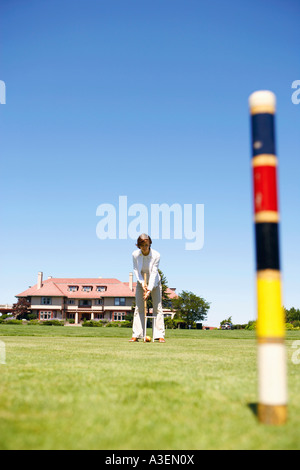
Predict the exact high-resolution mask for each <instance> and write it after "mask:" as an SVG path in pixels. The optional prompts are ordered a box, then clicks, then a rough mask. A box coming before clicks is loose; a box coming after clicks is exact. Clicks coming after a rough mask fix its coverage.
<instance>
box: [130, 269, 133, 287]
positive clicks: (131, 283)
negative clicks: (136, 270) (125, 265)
mask: <svg viewBox="0 0 300 470" xmlns="http://www.w3.org/2000/svg"><path fill="white" fill-rule="evenodd" d="M129 289H130V290H133V274H132V273H129Z"/></svg>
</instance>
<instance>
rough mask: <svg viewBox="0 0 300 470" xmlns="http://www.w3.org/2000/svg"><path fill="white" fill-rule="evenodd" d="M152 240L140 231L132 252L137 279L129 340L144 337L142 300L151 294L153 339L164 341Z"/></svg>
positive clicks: (159, 281) (155, 258) (158, 277)
mask: <svg viewBox="0 0 300 470" xmlns="http://www.w3.org/2000/svg"><path fill="white" fill-rule="evenodd" d="M151 245H152V240H151V238H150V237H149V235H146V234H145V233H142V235H140V236H139V238H138V240H137V244H136V246H137V247H138V249H137V250H135V251H134V252H133V253H132V258H133V270H134V274H135V276H136V279H137V285H136V294H135V302H136V307H135V311H134V318H133V326H132V338H131V340H130V342H135V341H138V339H139V338H143V337H144V327H145V312H144V300H146V299H148V297H149V296H150V294H151V297H152V304H153V315H155V314H156V322H155V329H154V339H158V340H159V342H160V343H165V324H164V316H163V309H162V289H161V279H160V275H159V272H158V266H159V260H160V254H159V253H158V252H157V251H155V250H152V248H151ZM145 273H146V274H147V279H148V285H147V284H145V281H144V274H145Z"/></svg>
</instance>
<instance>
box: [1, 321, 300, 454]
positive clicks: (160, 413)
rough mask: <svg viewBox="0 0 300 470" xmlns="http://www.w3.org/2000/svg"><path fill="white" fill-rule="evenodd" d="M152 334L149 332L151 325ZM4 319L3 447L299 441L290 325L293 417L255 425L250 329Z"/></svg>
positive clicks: (245, 445) (228, 445)
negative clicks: (134, 337) (140, 332)
mask: <svg viewBox="0 0 300 470" xmlns="http://www.w3.org/2000/svg"><path fill="white" fill-rule="evenodd" d="M149 333H151V331H150V330H149ZM130 334H131V331H130V330H129V329H122V328H80V327H72V326H70V327H53V326H39V325H26V326H22V325H20V326H19V325H18V326H15V325H0V340H1V341H3V342H4V344H5V350H6V364H0V374H1V375H0V377H1V383H0V393H1V403H0V449H115V450H117V449H129V450H132V449H146V450H147V449H149V450H153V449H156V450H158V449H161V450H162V449H165V450H176V449H177V450H179V449H181V450H182V449H299V448H300V443H299V428H300V403H299V399H298V391H299V387H300V365H297V364H293V362H292V361H291V356H292V354H293V352H294V351H295V350H294V349H293V348H292V345H293V341H294V340H297V339H300V333H299V332H288V333H287V353H288V375H289V377H288V378H289V419H288V422H287V423H286V424H285V425H283V426H279V427H273V426H265V425H262V424H259V423H258V421H257V418H256V416H255V413H254V412H253V410H255V405H254V404H255V402H256V400H257V390H256V389H257V372H256V341H255V333H254V332H250V331H242V330H233V331H199V330H191V331H189V330H167V335H166V340H167V342H166V343H165V344H158V343H146V344H143V343H142V342H139V343H128V339H129V338H130Z"/></svg>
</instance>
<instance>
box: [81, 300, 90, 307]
mask: <svg viewBox="0 0 300 470" xmlns="http://www.w3.org/2000/svg"><path fill="white" fill-rule="evenodd" d="M91 305H92V301H91V300H85V299H80V300H79V306H80V307H91Z"/></svg>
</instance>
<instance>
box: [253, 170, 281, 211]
mask: <svg viewBox="0 0 300 470" xmlns="http://www.w3.org/2000/svg"><path fill="white" fill-rule="evenodd" d="M253 181H254V212H255V213H257V212H261V211H275V212H277V211H278V201H277V183H276V182H277V177H276V167H275V166H256V167H254V168H253Z"/></svg>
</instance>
